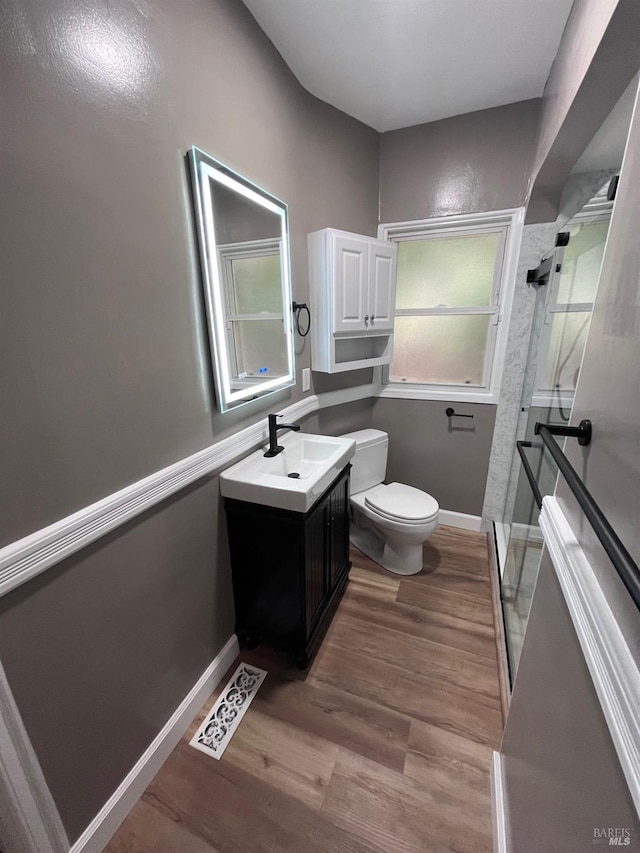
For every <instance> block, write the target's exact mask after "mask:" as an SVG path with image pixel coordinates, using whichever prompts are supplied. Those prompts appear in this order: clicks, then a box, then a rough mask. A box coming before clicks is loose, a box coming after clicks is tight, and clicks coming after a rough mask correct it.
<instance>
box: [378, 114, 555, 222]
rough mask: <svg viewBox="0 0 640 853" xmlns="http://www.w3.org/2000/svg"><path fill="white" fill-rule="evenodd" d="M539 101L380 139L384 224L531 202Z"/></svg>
mask: <svg viewBox="0 0 640 853" xmlns="http://www.w3.org/2000/svg"><path fill="white" fill-rule="evenodd" d="M539 105H540V102H539V100H537V99H536V100H532V101H520V102H519V103H516V104H508V105H507V106H504V107H495V108H493V109H490V110H480V111H478V112H474V113H467V114H466V115H460V116H454V117H453V118H446V119H442V120H441V121H434V122H429V123H428V124H420V125H416V126H415V127H407V128H404V129H402V130H392V131H390V132H388V133H383V134H382V136H381V137H380V222H402V221H404V220H409V219H428V218H430V217H433V216H451V215H452V214H455V213H476V212H478V211H485V210H504V209H506V208H510V207H522V206H523V205H525V204H526V200H527V193H528V181H529V175H530V168H531V162H532V158H533V152H534V145H535V141H536V132H537V120H538V109H539Z"/></svg>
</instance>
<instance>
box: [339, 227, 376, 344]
mask: <svg viewBox="0 0 640 853" xmlns="http://www.w3.org/2000/svg"><path fill="white" fill-rule="evenodd" d="M332 239H333V265H334V269H333V274H334V282H335V287H334V294H333V324H334V331H336V332H354V331H365V328H366V326H365V320H364V315H365V314H366V313H367V272H368V270H367V268H368V264H369V256H368V251H367V250H368V245H367V243H366V242H365V241H364V240H358V239H356V238H352V237H343V236H342V235H340V234H334V235H333V237H332Z"/></svg>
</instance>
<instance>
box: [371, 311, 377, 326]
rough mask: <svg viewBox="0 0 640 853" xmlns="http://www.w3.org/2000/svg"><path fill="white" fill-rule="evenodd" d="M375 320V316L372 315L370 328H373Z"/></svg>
mask: <svg viewBox="0 0 640 853" xmlns="http://www.w3.org/2000/svg"><path fill="white" fill-rule="evenodd" d="M375 319H376V315H375V314H372V315H371V325H372V326H373V321H374V320H375Z"/></svg>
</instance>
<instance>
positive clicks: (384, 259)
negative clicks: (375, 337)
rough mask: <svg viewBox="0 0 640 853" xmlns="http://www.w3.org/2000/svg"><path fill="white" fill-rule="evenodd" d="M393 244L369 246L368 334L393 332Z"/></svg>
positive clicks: (394, 293)
mask: <svg viewBox="0 0 640 853" xmlns="http://www.w3.org/2000/svg"><path fill="white" fill-rule="evenodd" d="M397 254H398V251H397V247H396V245H395V244H394V243H383V242H382V241H378V242H375V243H371V244H370V245H369V304H368V308H367V313H368V314H369V324H368V327H367V328H368V329H369V331H370V332H383V331H389V332H392V331H393V319H394V311H395V302H396V259H397Z"/></svg>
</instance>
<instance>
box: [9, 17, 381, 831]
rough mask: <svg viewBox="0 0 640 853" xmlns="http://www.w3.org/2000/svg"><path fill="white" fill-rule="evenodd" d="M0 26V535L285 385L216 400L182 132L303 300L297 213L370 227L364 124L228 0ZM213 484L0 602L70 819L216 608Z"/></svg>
mask: <svg viewBox="0 0 640 853" xmlns="http://www.w3.org/2000/svg"><path fill="white" fill-rule="evenodd" d="M0 39H1V42H2V43H1V51H0V54H1V58H0V62H1V66H0V74H1V77H2V81H3V85H2V89H1V97H2V104H1V114H2V117H3V121H2V130H3V150H2V160H3V169H2V186H1V187H0V198H2V203H3V205H4V208H5V214H6V215H5V216H4V217H3V227H2V229H0V242H1V245H0V254H1V255H2V273H3V282H2V294H3V306H2V312H1V313H0V324H1V328H0V348H1V349H0V356H1V358H2V370H1V371H0V383H1V387H0V392H1V398H2V441H0V454H1V458H0V470H1V471H2V477H1V481H2V488H1V491H0V519H1V524H2V529H1V531H0V544H6V543H8V542H11V541H13V540H15V539H17V538H19V537H21V536H23V535H26V534H28V533H31V532H32V531H34V530H36V529H38V528H40V527H42V526H44V525H46V524H49V523H51V522H54V521H56V520H57V519H59V518H61V517H63V516H65V515H66V514H68V513H70V512H73V511H74V510H78V509H80V508H81V507H83V506H84V505H86V504H88V503H91V502H93V501H95V500H97V499H99V498H102V497H104V496H105V495H107V494H109V493H111V492H112V491H114V490H116V489H118V488H121V487H123V486H126V485H127V484H129V483H131V482H133V481H135V480H137V479H139V478H140V477H143V476H145V475H148V474H151V473H152V472H154V471H155V470H157V469H159V468H162V467H164V466H166V465H169V464H170V463H172V462H175V461H177V460H179V459H181V458H183V457H184V456H186V455H188V454H190V453H192V452H194V451H196V450H199V449H201V448H203V447H205V446H207V445H209V444H211V443H212V442H213V441H215V440H217V439H219V438H222V437H223V436H225V435H228V434H230V433H233V432H234V431H236V430H237V429H239V428H242V427H243V426H245V425H247V424H248V423H251V422H254V421H255V420H257V419H258V418H260V417H264V416H265V415H266V413H267V412H268V411H271V410H273V409H275V408H278V407H280V406H282V405H284V404H286V403H288V402H290V401H291V400H295V399H298V398H299V397H300V396H301V392H300V385H298V386H297V387H296V388H295V389H293V390H292V391H285V392H282V393H280V394H278V395H276V396H274V397H272V398H271V399H269V400H267V401H258V402H256V403H250V404H247V405H246V406H244V407H242V408H241V409H239V410H237V411H235V412H232V413H229V414H225V415H220V414H218V413H217V412H216V410H215V404H214V399H213V396H212V388H211V381H210V378H209V367H208V364H207V362H208V352H207V343H206V334H205V324H204V321H203V312H202V306H201V296H200V282H199V278H198V270H197V256H196V253H195V241H194V235H193V227H192V221H191V214H190V199H189V193H188V185H187V172H186V167H185V161H184V154H185V152H186V151H187V149H188V148H189V147H190V146H191V145H194V144H195V145H198V146H199V147H201V148H202V149H204V150H205V151H207V152H209V153H210V154H212V155H213V156H214V157H216V158H218V159H220V160H222V161H223V162H225V163H226V164H228V165H229V166H231V167H232V168H234V169H236V170H237V171H239V172H240V173H242V174H244V175H246V176H247V177H249V178H251V179H252V180H254V181H255V182H256V183H258V184H260V185H261V186H263V187H265V188H266V189H268V190H269V191H271V192H272V193H274V194H275V195H277V196H279V197H280V198H283V199H284V200H286V201H287V202H288V204H289V214H290V223H291V236H292V240H291V245H292V267H293V283H294V297H295V299H296V300H297V301H306V300H307V297H308V279H307V255H306V235H307V233H308V232H309V231H313V230H316V229H319V228H323V227H325V226H329V225H331V226H334V227H337V228H344V229H347V230H352V231H359V232H362V233H367V234H371V235H373V234H375V229H376V211H377V199H378V135H377V134H376V133H375V132H374V131H373V130H371V129H369V128H367V127H365V126H363V125H361V124H359V123H358V122H356V121H354V120H352V119H350V118H348V117H346V116H344V115H343V114H341V113H339V112H338V111H337V110H335V109H333V108H331V107H330V106H328V105H326V104H324V103H321V102H320V101H318V100H316V99H315V98H313V97H312V96H310V95H309V94H307V93H306V92H304V91H303V89H302V88H301V87H300V86H299V84H298V83H297V82H296V81H295V80H294V78H293V77H292V75H291V74H290V72H289V71H288V69H287V68H286V66H285V65H284V63H283V62H282V60H281V58H280V57H279V55H278V54H277V52H276V51H275V50H274V48H273V46H272V45H271V43H270V42H269V41H268V40H267V38H266V37H265V36H264V34H263V33H262V32H261V31H260V30H259V28H258V26H257V24H256V23H255V21H254V20H253V18H252V17H251V15H250V14H249V13H248V11H247V10H246V8H245V7H244V6H243V4H242V3H240V2H236V0H187V2H182V3H169V2H162V0H152V1H151V0H150V2H147V3H145V4H144V6H141V5H140V4H132V3H130V2H127V0H113V2H109V3H106V2H96V3H94V4H90V5H89V6H87V4H86V3H85V2H84V0H27V2H18V0H15V2H12V0H8V2H5V3H3V4H2V6H1V7H0ZM92 39H93V40H95V39H104V40H109V39H113V40H114V44H115V45H116V47H115V48H114V51H115V52H114V51H112V52H111V53H105V54H101V53H100V52H98V51H97V50H96V48H95V43H94V42H92ZM101 56H102V57H103V58H104V61H105V63H106V64H105V65H104V66H102V65H101V64H100V63H101V59H100V58H101ZM117 57H120V58H122V64H120V59H118V58H117ZM125 60H126V61H125ZM298 351H299V355H298V364H297V369H298V374H299V372H300V370H301V369H302V368H303V367H305V366H308V365H309V351H308V347H306V346H305V345H302V344H300V343H298ZM366 374H367V376H369V375H370V372H366ZM365 381H367V380H366V379H365ZM336 384H337V385H338V386H339V385H340V381H339V380H336ZM334 387H336V385H334ZM358 423H359V421H358ZM364 423H367V416H366V414H365V415H364ZM217 496H218V485H217V480H216V479H215V478H209V479H207V480H206V481H204V482H202V483H200V484H198V485H197V486H195V487H193V488H192V489H190V490H188V491H187V492H185V493H181V494H180V495H179V496H177V497H176V498H175V499H174V500H172V501H170V502H169V503H167V504H163V505H161V506H159V507H158V508H157V509H156V510H154V511H153V512H151V513H149V514H147V515H146V516H144V517H142V518H140V519H138V520H136V521H135V522H134V523H132V524H131V525H128V526H127V527H126V528H123V529H121V530H118V531H117V532H116V533H114V534H112V535H111V536H110V537H108V538H106V539H103V540H101V541H100V542H98V543H97V544H96V545H95V546H93V547H92V548H90V549H87V550H86V551H84V552H82V553H81V554H78V555H77V556H76V557H74V558H72V559H71V560H68V561H66V562H65V563H64V564H63V565H60V566H58V567H56V568H54V569H51V570H49V571H48V572H47V573H45V574H44V575H43V576H42V577H40V578H39V579H37V580H35V581H33V582H31V583H29V584H27V585H26V586H24V587H22V588H20V589H18V590H17V591H15V592H13V593H11V594H10V595H8V596H6V597H5V598H3V599H2V601H0V643H1V645H2V658H3V663H4V666H5V668H6V671H7V674H8V678H9V681H10V684H11V687H12V689H13V691H14V693H15V696H16V698H17V701H18V705H19V708H20V711H21V713H22V714H23V715H24V718H25V721H26V724H27V729H28V732H29V735H30V737H31V738H32V740H33V743H34V745H35V747H36V750H37V753H38V757H39V759H40V761H41V763H42V766H43V769H44V772H45V776H46V778H47V781H48V783H49V784H50V786H51V790H52V792H53V795H54V798H55V800H56V802H57V804H58V806H59V808H60V811H61V814H62V818H63V821H64V824H65V827H66V829H67V831H68V833H69V835H70V837H71V838H72V839H73V838H75V837H76V836H77V835H78V834H79V833H80V831H81V830H82V829H83V828H84V827H85V826H86V824H87V823H88V822H89V821H90V820H91V819H92V818H93V816H94V815H95V813H96V812H97V810H98V809H99V808H100V807H101V806H102V805H103V803H104V801H105V799H106V798H107V796H109V795H110V794H111V793H112V792H113V790H114V789H115V788H116V786H117V785H118V784H119V782H120V781H121V779H122V777H123V776H124V775H125V773H126V772H127V771H128V770H129V769H130V768H131V766H132V765H133V763H134V762H135V761H136V760H137V759H138V757H139V756H140V754H141V753H142V752H143V750H144V749H145V748H146V747H147V745H148V744H149V742H150V741H151V740H152V738H153V737H154V736H155V734H156V733H157V732H158V730H159V728H160V727H161V726H162V724H163V723H164V722H165V721H166V719H167V718H168V716H169V715H170V713H171V712H172V711H173V710H174V709H175V708H176V706H177V705H178V703H179V702H180V701H181V700H182V699H183V697H184V696H185V694H186V693H187V691H188V690H189V689H190V688H191V687H192V686H193V684H194V682H195V680H196V678H197V677H198V676H199V675H200V674H201V673H202V671H203V670H204V668H205V666H206V665H207V664H208V663H209V662H210V661H211V660H212V659H213V658H214V656H215V655H216V653H217V652H218V651H219V649H220V647H221V645H222V643H223V642H224V641H225V640H226V639H227V638H228V637H229V635H230V633H231V631H232V629H233V604H232V597H231V593H230V581H229V568H228V564H227V560H228V558H227V554H226V540H225V534H224V524H223V520H222V517H221V511H220V509H219V507H218V498H217Z"/></svg>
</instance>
